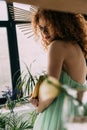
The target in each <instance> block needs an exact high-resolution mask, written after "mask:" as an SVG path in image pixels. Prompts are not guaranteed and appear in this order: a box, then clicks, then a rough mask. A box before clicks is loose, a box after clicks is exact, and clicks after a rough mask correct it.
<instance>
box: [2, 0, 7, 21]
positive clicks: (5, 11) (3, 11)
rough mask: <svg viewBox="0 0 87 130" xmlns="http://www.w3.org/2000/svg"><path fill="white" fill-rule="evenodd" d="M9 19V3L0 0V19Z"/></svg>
mask: <svg viewBox="0 0 87 130" xmlns="http://www.w3.org/2000/svg"><path fill="white" fill-rule="evenodd" d="M6 20H8V15H7V5H6V2H5V1H4V0H3V1H0V21H6Z"/></svg>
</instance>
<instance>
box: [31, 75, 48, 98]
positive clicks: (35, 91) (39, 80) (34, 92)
mask: <svg viewBox="0 0 87 130" xmlns="http://www.w3.org/2000/svg"><path fill="white" fill-rule="evenodd" d="M46 77H47V76H46V75H45V76H44V75H41V76H40V77H39V79H38V81H37V83H36V84H35V87H34V91H33V94H32V98H38V96H39V88H40V85H41V83H42V82H43V81H44V80H45V79H46Z"/></svg>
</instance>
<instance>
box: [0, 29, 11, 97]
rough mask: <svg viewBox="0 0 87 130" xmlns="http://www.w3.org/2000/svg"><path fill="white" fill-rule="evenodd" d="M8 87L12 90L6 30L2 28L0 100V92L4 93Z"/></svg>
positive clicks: (0, 36) (0, 37)
mask: <svg viewBox="0 0 87 130" xmlns="http://www.w3.org/2000/svg"><path fill="white" fill-rule="evenodd" d="M8 87H9V88H10V89H11V88H12V83H11V72H10V60H9V51H8V41H7V30H6V28H5V27H4V28H3V27H2V28H0V98H1V97H2V91H6V90H7V88H8Z"/></svg>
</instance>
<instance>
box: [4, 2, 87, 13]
mask: <svg viewBox="0 0 87 130" xmlns="http://www.w3.org/2000/svg"><path fill="white" fill-rule="evenodd" d="M6 1H7V2H18V3H24V4H29V5H35V6H37V7H38V6H39V7H42V8H47V9H52V10H57V11H65V12H76V13H83V14H87V0H6Z"/></svg>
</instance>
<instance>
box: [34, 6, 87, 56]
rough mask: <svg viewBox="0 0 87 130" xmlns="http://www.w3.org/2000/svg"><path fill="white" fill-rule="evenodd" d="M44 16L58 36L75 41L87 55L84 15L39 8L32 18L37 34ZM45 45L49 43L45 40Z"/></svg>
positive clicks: (86, 27) (86, 25) (86, 31)
mask: <svg viewBox="0 0 87 130" xmlns="http://www.w3.org/2000/svg"><path fill="white" fill-rule="evenodd" d="M41 16H43V17H44V19H45V20H46V21H47V22H49V24H50V25H51V26H50V29H51V30H52V31H54V32H56V34H57V36H58V38H57V39H61V40H65V41H75V43H77V44H79V46H80V47H81V49H82V51H83V53H84V55H85V58H86V57H87V23H86V20H85V18H84V16H83V15H81V14H75V13H66V12H58V11H52V10H47V9H40V8H39V9H38V10H37V11H36V12H35V13H34V15H33V19H32V24H33V28H34V32H35V34H38V24H39V18H40V17H41ZM43 45H44V47H47V46H48V44H46V43H45V42H43Z"/></svg>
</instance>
